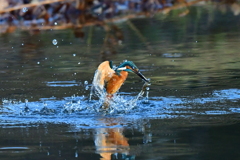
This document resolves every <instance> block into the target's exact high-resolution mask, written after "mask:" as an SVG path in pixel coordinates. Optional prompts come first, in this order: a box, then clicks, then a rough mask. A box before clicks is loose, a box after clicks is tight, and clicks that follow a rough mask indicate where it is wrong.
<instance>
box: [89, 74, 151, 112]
mask: <svg viewBox="0 0 240 160" xmlns="http://www.w3.org/2000/svg"><path fill="white" fill-rule="evenodd" d="M103 74H104V73H103V72H102V71H99V70H97V71H96V72H95V74H94V78H93V82H92V87H91V92H90V96H89V101H92V99H93V98H95V97H96V98H98V101H97V102H96V103H95V104H94V105H93V108H95V111H97V112H102V111H103V112H107V113H109V114H114V113H127V112H129V111H130V110H132V109H133V108H134V107H135V106H136V105H137V101H138V100H139V99H140V98H141V97H143V95H144V93H145V91H147V92H146V97H145V101H146V102H148V94H149V87H148V86H150V84H149V83H147V82H145V83H144V85H143V87H142V90H141V91H140V92H139V94H138V95H137V96H136V97H132V98H131V99H129V98H126V97H124V96H122V95H120V94H115V95H111V96H109V95H108V94H107V93H106V90H105V88H104V87H103V85H102V83H103V82H102V81H103V77H102V76H103ZM107 74H108V75H109V74H111V73H107Z"/></svg>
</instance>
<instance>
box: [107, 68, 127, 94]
mask: <svg viewBox="0 0 240 160" xmlns="http://www.w3.org/2000/svg"><path fill="white" fill-rule="evenodd" d="M127 76H128V72H126V71H121V72H120V75H117V74H116V73H114V74H113V76H112V77H111V79H110V80H109V81H108V82H107V85H106V90H107V93H108V94H114V93H116V92H117V91H118V90H119V89H120V87H121V86H122V84H123V82H124V81H125V80H126V78H127Z"/></svg>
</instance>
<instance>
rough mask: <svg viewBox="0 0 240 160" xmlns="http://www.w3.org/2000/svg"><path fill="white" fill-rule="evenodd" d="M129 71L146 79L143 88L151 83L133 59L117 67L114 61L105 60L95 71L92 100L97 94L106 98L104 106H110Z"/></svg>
mask: <svg viewBox="0 0 240 160" xmlns="http://www.w3.org/2000/svg"><path fill="white" fill-rule="evenodd" d="M128 72H131V73H135V74H136V75H138V76H139V77H140V78H141V79H142V80H144V81H145V84H144V87H143V90H145V88H146V87H145V86H146V85H149V84H150V81H149V79H147V78H146V77H145V76H144V75H143V74H142V73H141V72H140V71H139V69H138V67H137V66H136V65H135V64H134V63H133V62H132V61H125V62H123V63H122V64H120V65H119V66H118V67H115V68H114V67H113V65H112V61H104V62H102V63H101V64H100V65H99V66H98V69H97V70H96V72H95V75H94V78H93V82H92V88H91V93H90V100H91V97H92V95H93V94H95V95H97V96H98V97H99V98H100V99H104V100H103V106H102V108H104V109H107V108H109V106H110V103H111V102H112V101H113V100H114V95H115V94H116V93H117V92H118V90H119V89H120V88H121V86H122V85H123V83H124V82H125V80H126V79H127V76H128ZM143 90H142V91H141V92H140V94H141V95H142V94H143V93H142V92H143ZM141 95H139V96H141ZM139 96H138V97H137V98H136V100H137V99H138V98H139Z"/></svg>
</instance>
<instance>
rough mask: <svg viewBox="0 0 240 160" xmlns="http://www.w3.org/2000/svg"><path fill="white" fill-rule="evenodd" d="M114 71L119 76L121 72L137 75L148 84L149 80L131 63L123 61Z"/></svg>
mask: <svg viewBox="0 0 240 160" xmlns="http://www.w3.org/2000/svg"><path fill="white" fill-rule="evenodd" d="M115 71H116V72H117V73H118V74H119V73H120V72H121V71H127V72H132V73H135V74H137V75H138V76H139V77H140V78H142V79H143V80H144V81H145V82H148V83H150V82H149V80H148V79H147V78H146V77H145V76H144V75H143V74H142V73H141V72H140V71H139V69H138V67H137V66H136V65H135V64H134V63H133V62H132V61H125V62H123V63H122V64H120V65H119V66H118V67H117V68H116V69H115Z"/></svg>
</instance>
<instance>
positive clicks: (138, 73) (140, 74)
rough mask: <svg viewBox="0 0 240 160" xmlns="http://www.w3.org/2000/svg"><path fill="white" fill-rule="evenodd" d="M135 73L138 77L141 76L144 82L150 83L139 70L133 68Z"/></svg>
mask: <svg viewBox="0 0 240 160" xmlns="http://www.w3.org/2000/svg"><path fill="white" fill-rule="evenodd" d="M133 72H134V73H135V74H137V75H138V76H139V77H140V78H142V79H143V80H144V81H145V82H147V83H150V81H149V80H148V79H147V78H146V77H145V76H144V75H143V74H142V73H141V72H139V71H137V70H133Z"/></svg>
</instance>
